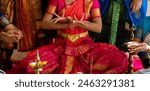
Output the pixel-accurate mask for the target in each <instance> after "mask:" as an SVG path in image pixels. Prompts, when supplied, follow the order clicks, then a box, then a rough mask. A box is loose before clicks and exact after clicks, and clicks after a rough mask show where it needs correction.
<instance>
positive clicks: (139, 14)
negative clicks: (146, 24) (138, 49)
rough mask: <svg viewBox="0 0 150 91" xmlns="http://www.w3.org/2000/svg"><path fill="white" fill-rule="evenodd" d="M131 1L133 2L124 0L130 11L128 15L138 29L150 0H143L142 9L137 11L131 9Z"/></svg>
mask: <svg viewBox="0 0 150 91" xmlns="http://www.w3.org/2000/svg"><path fill="white" fill-rule="evenodd" d="M131 2H132V0H124V4H125V7H126V10H127V12H128V16H129V18H130V20H131V22H132V24H133V26H134V27H135V29H137V27H138V25H139V23H140V21H141V20H142V19H143V18H144V17H145V16H146V12H147V3H148V0H143V1H142V6H141V8H140V10H139V11H138V12H135V13H133V12H132V11H131V9H130V4H131Z"/></svg>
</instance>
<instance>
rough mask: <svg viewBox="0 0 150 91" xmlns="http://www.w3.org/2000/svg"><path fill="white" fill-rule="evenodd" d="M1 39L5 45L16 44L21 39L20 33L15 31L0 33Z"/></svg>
mask: <svg viewBox="0 0 150 91" xmlns="http://www.w3.org/2000/svg"><path fill="white" fill-rule="evenodd" d="M1 38H2V40H3V41H5V42H7V43H14V42H18V40H19V39H21V38H22V32H21V31H16V30H8V31H7V32H1Z"/></svg>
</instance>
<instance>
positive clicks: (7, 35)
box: [1, 32, 12, 37]
mask: <svg viewBox="0 0 150 91" xmlns="http://www.w3.org/2000/svg"><path fill="white" fill-rule="evenodd" d="M1 33H2V34H3V35H4V36H6V37H11V36H12V34H8V33H5V32H1Z"/></svg>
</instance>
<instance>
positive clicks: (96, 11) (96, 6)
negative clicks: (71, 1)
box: [91, 0, 101, 18]
mask: <svg viewBox="0 0 150 91" xmlns="http://www.w3.org/2000/svg"><path fill="white" fill-rule="evenodd" d="M91 16H92V18H97V17H101V13H100V4H99V2H98V0H93V5H92V8H91Z"/></svg>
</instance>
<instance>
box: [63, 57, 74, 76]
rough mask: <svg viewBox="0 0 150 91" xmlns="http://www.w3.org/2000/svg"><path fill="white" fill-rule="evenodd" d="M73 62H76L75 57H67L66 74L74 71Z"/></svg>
mask: <svg viewBox="0 0 150 91" xmlns="http://www.w3.org/2000/svg"><path fill="white" fill-rule="evenodd" d="M73 62H74V57H73V56H67V58H66V67H65V72H64V74H69V73H70V72H71V71H72V68H73Z"/></svg>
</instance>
